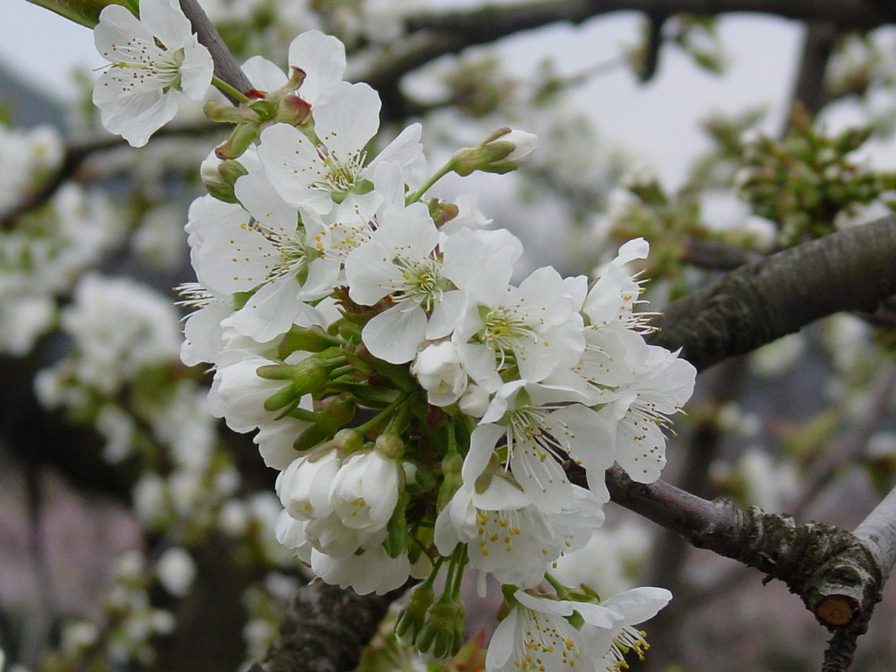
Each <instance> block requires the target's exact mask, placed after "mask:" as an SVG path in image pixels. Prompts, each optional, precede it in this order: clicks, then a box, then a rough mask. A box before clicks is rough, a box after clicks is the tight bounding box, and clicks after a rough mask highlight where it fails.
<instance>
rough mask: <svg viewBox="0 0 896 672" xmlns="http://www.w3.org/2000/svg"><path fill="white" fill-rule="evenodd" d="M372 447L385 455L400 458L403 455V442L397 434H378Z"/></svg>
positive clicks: (394, 458)
mask: <svg viewBox="0 0 896 672" xmlns="http://www.w3.org/2000/svg"><path fill="white" fill-rule="evenodd" d="M373 449H374V450H375V451H377V452H378V453H380V454H381V455H383V456H385V457H388V458H390V459H393V460H400V459H401V457H402V455H404V442H403V441H402V440H401V438H400V437H399V436H398V435H397V434H380V435H379V436H378V437H376V443H375V444H374V446H373Z"/></svg>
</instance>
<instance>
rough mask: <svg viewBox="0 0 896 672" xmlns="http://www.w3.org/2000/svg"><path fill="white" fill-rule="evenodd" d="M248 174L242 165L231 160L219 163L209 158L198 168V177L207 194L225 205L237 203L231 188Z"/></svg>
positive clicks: (215, 159) (219, 161)
mask: <svg viewBox="0 0 896 672" xmlns="http://www.w3.org/2000/svg"><path fill="white" fill-rule="evenodd" d="M248 172H249V171H248V170H246V168H245V166H243V164H241V163H240V162H239V161H235V160H233V159H228V160H227V161H221V160H219V159H217V158H209V159H206V160H205V161H203V162H202V164H201V165H200V166H199V176H200V177H201V178H202V182H203V184H205V188H206V189H207V190H208V193H209V194H211V195H212V196H214V197H215V198H217V199H218V200H219V201H224V202H225V203H236V202H237V198H236V194H235V193H234V188H233V187H234V185H235V184H236V181H237V180H238V179H239V178H240V177H242V176H243V175H246V174H247V173H248Z"/></svg>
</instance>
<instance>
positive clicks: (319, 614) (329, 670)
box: [249, 581, 405, 672]
mask: <svg viewBox="0 0 896 672" xmlns="http://www.w3.org/2000/svg"><path fill="white" fill-rule="evenodd" d="M404 591H405V588H399V589H398V590H394V591H392V592H391V593H387V594H386V595H381V596H380V595H357V594H356V593H354V592H352V591H351V590H342V589H340V588H338V587H336V586H328V585H327V584H325V583H322V582H320V581H315V582H313V583H311V584H309V585H307V586H305V587H304V588H302V589H301V590H299V592H298V593H296V597H295V602H294V604H293V608H292V611H291V613H290V615H289V617H288V618H287V619H286V620H285V621H284V622H283V625H282V627H281V629H280V637H279V638H278V640H277V642H276V643H275V644H274V646H273V647H271V650H270V651H268V655H267V656H266V657H265V660H264V661H263V662H262V663H259V664H256V665H253V666H252V668H251V669H250V670H249V672H299V670H301V672H345V671H346V670H353V669H355V667H356V666H357V665H358V659H359V658H360V656H361V650H362V649H363V647H364V646H365V645H366V644H367V642H368V641H370V639H371V637H373V635H374V634H375V633H376V631H377V628H378V627H379V624H380V621H382V620H383V617H384V616H385V615H386V611H387V610H388V608H389V605H390V604H391V603H392V602H393V601H395V600H396V599H397V598H399V597H400V596H401V595H402V594H403V593H404Z"/></svg>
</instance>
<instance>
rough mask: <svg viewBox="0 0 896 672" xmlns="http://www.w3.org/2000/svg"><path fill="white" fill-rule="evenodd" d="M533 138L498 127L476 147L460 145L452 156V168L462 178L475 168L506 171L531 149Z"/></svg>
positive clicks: (533, 144)
mask: <svg viewBox="0 0 896 672" xmlns="http://www.w3.org/2000/svg"><path fill="white" fill-rule="evenodd" d="M536 143H537V138H536V137H535V136H534V135H533V134H532V133H527V132H526V131H519V130H514V129H510V128H501V129H498V130H497V131H495V132H494V133H492V134H491V135H490V136H489V137H488V138H486V139H485V140H484V141H483V142H482V143H481V144H480V145H478V146H477V147H464V148H462V149H459V150H458V151H457V153H456V154H455V155H454V159H453V170H454V172H455V173H457V174H458V175H460V176H462V177H465V176H467V175H469V174H471V173H473V172H475V171H477V170H479V171H482V172H484V173H499V174H503V173H508V172H510V171H512V170H516V169H517V168H519V166H520V162H521V161H522V160H523V159H525V158H526V157H527V156H529V154H531V153H532V151H533V150H534V149H535V146H536Z"/></svg>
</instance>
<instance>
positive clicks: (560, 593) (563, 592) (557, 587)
mask: <svg viewBox="0 0 896 672" xmlns="http://www.w3.org/2000/svg"><path fill="white" fill-rule="evenodd" d="M544 580H545V581H547V582H548V583H549V584H551V586H552V587H553V588H554V591H555V592H556V593H557V597H559V598H560V599H561V600H568V599H569V598H570V596H571V595H572V593H571V592H570V590H569V588H567V587H566V586H565V585H563V583H561V582H560V581H559V580H558V579H557V578H556V577H555V576H554V575H553V574H551V573H550V572H545V573H544Z"/></svg>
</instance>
